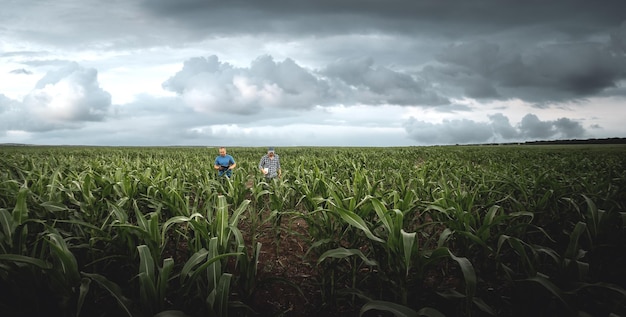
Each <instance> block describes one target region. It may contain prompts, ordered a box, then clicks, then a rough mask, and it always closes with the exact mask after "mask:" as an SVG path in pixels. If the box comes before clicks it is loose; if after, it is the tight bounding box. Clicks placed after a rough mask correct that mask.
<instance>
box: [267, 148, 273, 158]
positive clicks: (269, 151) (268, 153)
mask: <svg viewBox="0 0 626 317" xmlns="http://www.w3.org/2000/svg"><path fill="white" fill-rule="evenodd" d="M267 156H269V157H274V148H273V147H271V148H269V149H267Z"/></svg>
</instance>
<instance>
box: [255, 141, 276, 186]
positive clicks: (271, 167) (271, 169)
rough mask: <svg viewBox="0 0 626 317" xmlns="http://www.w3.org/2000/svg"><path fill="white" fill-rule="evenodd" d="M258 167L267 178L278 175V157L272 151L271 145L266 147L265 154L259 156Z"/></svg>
mask: <svg viewBox="0 0 626 317" xmlns="http://www.w3.org/2000/svg"><path fill="white" fill-rule="evenodd" d="M259 169H260V170H261V173H263V175H265V178H267V179H268V180H269V179H272V178H274V177H276V176H278V177H280V174H281V171H280V158H279V157H278V155H277V154H276V153H274V148H273V147H271V148H269V149H267V154H265V155H263V157H262V158H261V161H260V162H259Z"/></svg>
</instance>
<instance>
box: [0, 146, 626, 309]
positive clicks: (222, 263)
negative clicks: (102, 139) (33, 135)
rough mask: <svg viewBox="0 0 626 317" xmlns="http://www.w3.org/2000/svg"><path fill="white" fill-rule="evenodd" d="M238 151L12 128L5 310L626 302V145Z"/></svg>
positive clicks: (5, 150)
mask: <svg viewBox="0 0 626 317" xmlns="http://www.w3.org/2000/svg"><path fill="white" fill-rule="evenodd" d="M228 153H229V154H231V155H232V156H233V157H234V158H235V160H236V161H237V168H236V169H235V171H234V174H233V177H232V179H220V178H218V177H217V173H216V172H215V171H214V170H213V160H214V158H215V156H216V155H217V148H199V147H189V148H186V147H162V148H141V147H47V146H19V147H18V146H4V147H0V311H2V312H3V315H4V314H5V312H6V315H7V316H41V315H54V316H156V315H159V313H161V314H160V315H159V316H185V315H186V316H359V315H363V316H379V315H380V316H388V315H389V316H392V315H393V314H394V313H395V314H397V315H406V316H417V315H424V316H442V315H443V316H572V315H574V316H579V315H580V316H609V315H610V314H614V315H617V316H624V315H626V291H625V289H626V270H625V269H624V268H625V267H626V146H624V145H599V146H595V145H567V146H565V145H541V146H524V145H522V146H445V147H399V148H324V147H306V148H305V147H291V148H289V147H288V148H278V149H277V154H279V155H280V158H281V164H282V168H283V177H282V178H281V179H277V180H274V181H272V182H270V183H265V182H264V179H263V177H262V176H261V175H260V173H259V172H258V170H257V164H258V162H259V159H260V157H261V156H262V155H263V154H264V153H265V149H264V148H236V147H233V148H228ZM166 311H167V312H168V314H165V313H163V312H166Z"/></svg>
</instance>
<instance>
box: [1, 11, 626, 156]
mask: <svg viewBox="0 0 626 317" xmlns="http://www.w3.org/2000/svg"><path fill="white" fill-rule="evenodd" d="M625 120H626V1H624V0H598V1H589V0H549V1H545V0H525V1H516V0H447V1H442V0H384V1H382V0H315V1H313V0H309V1H305V0H265V1H259V0H247V1H245V0H230V1H216V0H109V1H101V0H55V1H48V0H4V1H2V7H1V10H0V143H29V144H75V145H207V146H212V145H226V146H268V145H273V146H294V145H315V146H335V145H340V146H406V145H433V144H468V143H491V142H519V141H527V140H553V139H584V138H606V137H626V124H624V121H625Z"/></svg>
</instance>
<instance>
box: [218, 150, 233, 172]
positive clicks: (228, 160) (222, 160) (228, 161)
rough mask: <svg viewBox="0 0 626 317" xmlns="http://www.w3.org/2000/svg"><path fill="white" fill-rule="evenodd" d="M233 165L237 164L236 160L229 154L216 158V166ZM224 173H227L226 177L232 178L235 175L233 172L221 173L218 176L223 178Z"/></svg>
mask: <svg viewBox="0 0 626 317" xmlns="http://www.w3.org/2000/svg"><path fill="white" fill-rule="evenodd" d="M233 164H235V159H234V158H233V157H232V156H230V155H228V154H226V155H224V156H221V155H218V156H217V157H216V158H215V165H219V166H231V165H233ZM224 173H226V176H228V177H230V176H231V175H232V174H233V170H225V171H219V172H218V173H217V175H218V176H223V175H224Z"/></svg>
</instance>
